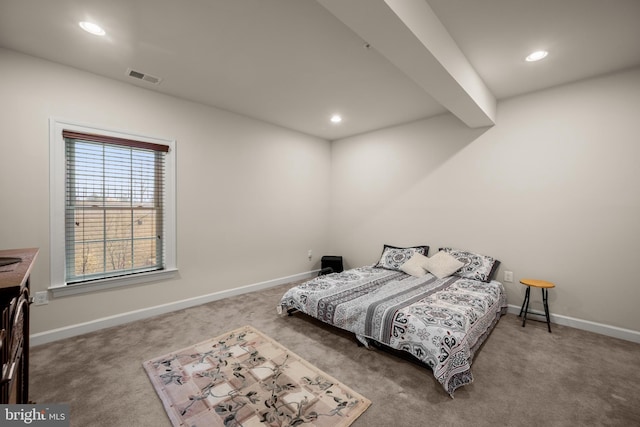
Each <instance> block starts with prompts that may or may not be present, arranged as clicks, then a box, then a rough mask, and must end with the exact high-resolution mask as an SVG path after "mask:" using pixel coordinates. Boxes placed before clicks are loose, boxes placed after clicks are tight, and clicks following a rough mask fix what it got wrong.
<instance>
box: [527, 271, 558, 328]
mask: <svg viewBox="0 0 640 427" xmlns="http://www.w3.org/2000/svg"><path fill="white" fill-rule="evenodd" d="M520 283H522V284H523V285H525V286H526V287H527V291H526V292H525V294H524V301H522V308H521V309H520V314H518V317H520V316H522V313H524V317H523V319H522V327H523V328H524V324H525V323H526V322H527V313H529V297H530V296H531V287H532V286H533V287H534V288H540V289H542V303H543V304H544V315H545V317H546V319H547V328H548V329H549V332H551V321H550V319H549V304H548V302H547V297H548V294H549V289H550V288H555V287H556V285H554V284H553V283H551V282H546V281H544V280H536V279H522V280H520ZM529 314H536V313H529ZM533 320H537V319H533Z"/></svg>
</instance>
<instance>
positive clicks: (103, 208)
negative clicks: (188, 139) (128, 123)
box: [51, 120, 175, 295]
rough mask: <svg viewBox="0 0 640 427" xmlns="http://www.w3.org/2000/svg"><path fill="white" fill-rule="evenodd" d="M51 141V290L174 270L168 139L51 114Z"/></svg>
mask: <svg viewBox="0 0 640 427" xmlns="http://www.w3.org/2000/svg"><path fill="white" fill-rule="evenodd" d="M51 145H52V147H51V148H52V149H51V153H52V158H51V173H52V179H51V182H52V191H51V193H52V194H51V205H52V206H51V212H52V221H51V229H52V239H51V242H52V251H51V253H52V257H51V259H52V276H53V277H52V278H53V282H54V283H53V284H52V287H51V289H52V291H53V292H54V295H56V294H57V293H59V294H64V293H77V292H85V291H87V290H91V289H95V288H96V287H98V288H104V287H112V286H120V285H126V284H129V283H139V282H141V281H149V280H157V279H158V276H159V275H163V274H166V273H171V272H172V271H175V231H174V230H175V214H174V212H175V208H174V204H175V203H174V200H175V197H174V194H173V193H174V187H175V186H174V184H173V182H174V170H173V169H174V162H173V158H174V156H175V153H174V147H173V146H174V145H175V144H174V143H173V141H166V140H159V139H157V138H148V137H140V136H135V135H129V134H123V133H119V132H112V131H105V130H99V129H95V128H88V127H86V126H78V125H74V124H70V123H63V122H60V121H55V120H54V121H52V136H51ZM63 289H64V290H63Z"/></svg>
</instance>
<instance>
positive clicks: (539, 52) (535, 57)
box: [525, 50, 549, 62]
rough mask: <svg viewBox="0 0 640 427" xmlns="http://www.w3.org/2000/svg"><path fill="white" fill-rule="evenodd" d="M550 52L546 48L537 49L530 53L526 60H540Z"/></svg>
mask: <svg viewBox="0 0 640 427" xmlns="http://www.w3.org/2000/svg"><path fill="white" fill-rule="evenodd" d="M548 54H549V52H547V51H546V50H537V51H535V52H533V53H530V54H529V56H527V57H526V58H525V61H527V62H535V61H540V60H541V59H543V58H545V57H546V56H547V55H548Z"/></svg>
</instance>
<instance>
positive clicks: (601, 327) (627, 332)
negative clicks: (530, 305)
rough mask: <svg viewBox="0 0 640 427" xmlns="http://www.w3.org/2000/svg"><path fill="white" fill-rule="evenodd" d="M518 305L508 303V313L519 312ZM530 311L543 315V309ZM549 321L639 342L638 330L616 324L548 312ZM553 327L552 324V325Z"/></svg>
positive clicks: (639, 333) (516, 313)
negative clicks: (619, 326)
mask: <svg viewBox="0 0 640 427" xmlns="http://www.w3.org/2000/svg"><path fill="white" fill-rule="evenodd" d="M520 308H521V307H520V306H516V305H509V313H512V314H515V315H516V316H517V315H518V314H520ZM530 312H531V313H534V314H538V315H541V316H544V312H543V311H536V310H530ZM549 318H550V320H551V323H557V324H558V325H563V326H570V327H572V328H576V329H582V330H583V331H589V332H595V333H596V334H601V335H607V336H609V337H614V338H620V339H623V340H627V341H632V342H636V343H640V332H638V331H633V330H631V329H624V328H618V327H617V326H610V325H605V324H602V323H596V322H591V321H589V320H582V319H576V318H573V317H569V316H562V315H559V314H553V313H549ZM552 329H553V325H552Z"/></svg>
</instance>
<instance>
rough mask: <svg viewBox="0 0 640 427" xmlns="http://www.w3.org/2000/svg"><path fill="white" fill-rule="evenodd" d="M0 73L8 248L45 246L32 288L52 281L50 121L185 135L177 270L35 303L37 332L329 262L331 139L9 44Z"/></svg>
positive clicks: (0, 224)
mask: <svg viewBox="0 0 640 427" xmlns="http://www.w3.org/2000/svg"><path fill="white" fill-rule="evenodd" d="M0 76H1V78H0V99H2V101H3V102H2V105H1V106H0V112H1V114H0V128H1V129H2V137H1V138H0V148H1V151H0V194H1V195H2V197H1V198H0V212H1V213H0V215H1V221H0V248H2V249H9V248H22V247H39V248H40V255H39V258H38V260H37V262H36V265H35V270H34V272H33V275H32V288H33V291H34V292H35V291H42V290H45V289H46V288H47V287H48V284H49V160H48V159H49V133H48V120H49V118H50V117H56V118H60V119H66V120H72V121H77V122H80V123H85V124H91V125H95V126H98V127H102V128H107V129H113V130H124V131H129V132H132V133H136V134H142V135H148V136H155V137H161V138H171V139H172V138H175V139H176V140H177V150H176V151H177V176H178V177H177V199H178V206H177V217H178V223H177V228H178V267H179V270H180V273H179V277H178V278H176V279H175V280H170V281H164V282H159V283H153V284H149V285H140V286H135V287H129V288H118V289H113V290H109V291H103V292H98V293H93V294H83V295H77V296H69V297H62V298H56V299H53V300H51V301H50V303H49V304H48V305H45V306H32V323H31V332H32V333H39V332H42V331H49V330H52V329H55V328H62V327H66V326H70V325H75V324H79V323H82V322H89V321H92V320H95V319H100V318H103V317H108V316H115V315H118V314H120V313H126V312H130V311H134V310H141V309H144V308H147V307H153V306H157V305H161V304H167V303H171V302H173V301H178V300H183V299H187V298H193V297H198V296H201V295H206V294H210V293H215V292H219V291H225V290H229V289H233V288H237V287H240V286H245V285H250V284H255V283H260V282H263V281H269V280H273V279H276V278H280V277H287V276H290V275H294V274H298V273H303V272H307V271H309V270H312V269H314V268H319V255H320V254H322V253H323V252H326V249H327V247H328V237H327V235H328V217H329V208H328V204H327V201H328V199H329V194H328V192H329V186H330V144H329V142H327V141H325V140H322V139H318V138H312V137H309V136H306V135H303V134H300V133H297V132H293V131H289V130H286V129H283V128H280V127H277V126H273V125H270V124H266V123H264V122H260V121H256V120H251V119H248V118H246V117H242V116H239V115H235V114H231V113H228V112H224V111H221V110H217V109H214V108H209V107H205V106H203V105H199V104H195V103H191V102H187V101H183V100H179V99H177V98H172V97H168V96H164V95H160V94H158V93H156V92H153V91H151V90H146V89H143V88H138V87H135V86H132V85H128V84H124V83H119V82H116V81H113V80H109V79H105V78H102V77H99V76H96V75H93V74H89V73H85V72H82V71H79V70H76V69H73V68H68V67H64V66H61V65H57V64H54V63H52V62H48V61H43V60H39V59H36V58H33V57H30V56H26V55H22V54H18V53H15V52H12V51H8V50H5V49H0ZM309 249H313V251H314V254H316V256H315V258H314V259H313V260H312V261H309V260H308V259H307V251H308V250H309ZM274 313H275V312H274Z"/></svg>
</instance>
